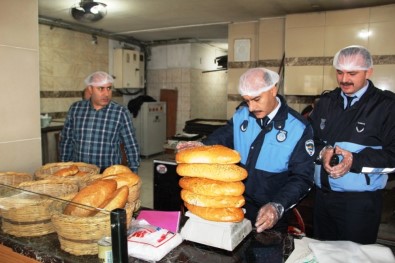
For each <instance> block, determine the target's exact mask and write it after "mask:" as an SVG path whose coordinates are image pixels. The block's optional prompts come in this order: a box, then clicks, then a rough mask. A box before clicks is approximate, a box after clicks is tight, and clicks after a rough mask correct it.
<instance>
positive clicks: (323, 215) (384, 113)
mask: <svg viewBox="0 0 395 263" xmlns="http://www.w3.org/2000/svg"><path fill="white" fill-rule="evenodd" d="M333 66H334V68H335V69H336V78H337V82H338V84H339V87H338V88H336V89H335V90H333V91H331V92H329V93H326V94H324V95H322V96H321V98H320V101H319V102H318V104H317V105H316V107H315V108H314V111H313V113H312V115H311V116H310V117H311V122H312V125H313V129H314V136H315V138H316V139H315V145H316V147H317V152H319V154H318V158H317V162H316V169H315V183H316V185H317V193H316V197H315V211H314V233H315V238H317V239H322V240H350V241H354V242H357V243H361V244H371V243H375V242H376V238H377V233H378V229H379V225H380V219H381V210H382V193H381V189H383V188H384V187H385V185H386V183H387V179H388V173H390V172H393V171H394V169H393V168H394V167H395V98H394V94H393V93H392V92H390V91H383V90H380V89H378V88H376V87H375V86H374V84H373V83H372V82H371V81H370V80H369V78H370V76H371V75H372V72H373V61H372V57H371V55H370V53H369V51H368V50H367V49H366V48H364V47H361V46H350V47H346V48H344V49H341V50H340V51H339V52H338V53H337V54H336V55H335V57H334V60H333ZM321 164H322V165H321Z"/></svg>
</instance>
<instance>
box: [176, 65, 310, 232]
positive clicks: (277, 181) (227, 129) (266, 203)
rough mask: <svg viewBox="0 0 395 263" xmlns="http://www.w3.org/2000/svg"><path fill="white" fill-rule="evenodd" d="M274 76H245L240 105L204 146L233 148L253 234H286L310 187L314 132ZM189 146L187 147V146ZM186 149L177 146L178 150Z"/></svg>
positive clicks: (256, 71) (264, 72) (253, 72)
mask: <svg viewBox="0 0 395 263" xmlns="http://www.w3.org/2000/svg"><path fill="white" fill-rule="evenodd" d="M278 81H279V75H278V74H277V73H276V72H273V71H271V70H268V69H265V68H253V69H250V70H248V71H247V72H245V73H244V74H243V75H242V76H241V78H240V82H239V93H240V95H241V96H242V98H243V100H244V102H243V104H242V105H241V106H240V107H238V109H237V111H236V112H235V114H234V115H233V117H232V118H231V119H230V120H229V122H228V123H227V125H226V126H224V127H221V128H219V129H217V130H215V131H214V132H213V133H212V134H211V135H210V136H209V137H208V138H207V139H205V140H203V143H204V144H206V145H214V144H221V145H225V146H227V147H229V148H233V149H235V150H237V151H238V152H239V153H240V155H241V163H240V165H241V166H242V167H244V168H245V169H246V170H247V171H248V177H247V179H246V180H245V181H244V184H245V187H246V188H245V192H244V197H245V200H246V204H245V209H246V214H245V216H246V218H247V219H249V220H251V222H252V224H253V226H255V227H256V231H257V232H258V233H260V232H262V231H264V230H267V229H275V230H279V231H281V232H285V231H286V230H287V216H285V215H288V212H290V209H291V208H293V207H294V206H295V205H296V204H297V203H298V201H299V200H300V199H302V198H303V197H304V196H305V195H306V194H307V193H308V192H309V190H310V189H311V187H312V186H313V174H314V164H313V161H314V159H313V154H314V142H313V131H312V128H311V126H310V124H309V122H308V121H307V120H306V119H305V118H303V117H302V116H301V115H300V114H299V113H297V112H296V111H294V110H293V109H291V108H290V107H288V105H287V104H286V102H285V100H284V99H283V98H282V97H281V96H280V95H278V94H277V91H278V89H277V86H276V84H277V83H278ZM189 144H191V143H189ZM184 146H185V147H189V146H190V145H188V143H184V145H183V144H182V143H181V144H180V145H179V146H178V149H181V150H182V148H184Z"/></svg>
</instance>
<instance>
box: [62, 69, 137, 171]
mask: <svg viewBox="0 0 395 263" xmlns="http://www.w3.org/2000/svg"><path fill="white" fill-rule="evenodd" d="M113 82H114V79H113V78H112V76H110V75H109V74H108V73H106V72H102V71H98V72H94V73H92V74H91V75H90V76H88V77H87V78H86V79H85V84H86V86H87V89H88V90H89V93H90V94H91V97H90V99H88V100H82V101H77V102H75V103H74V104H73V105H71V107H70V109H69V112H68V114H67V118H66V121H65V123H64V128H63V130H62V132H61V135H60V138H61V139H60V143H59V147H60V160H61V161H63V162H67V161H74V162H85V163H90V164H95V165H97V166H98V167H100V170H101V171H103V170H104V169H105V168H107V167H109V166H111V165H114V164H121V162H122V154H121V143H122V144H123V145H124V148H125V152H126V158H127V161H128V166H129V167H130V169H131V170H132V171H134V172H137V170H138V167H139V164H140V154H139V147H138V144H137V140H136V137H135V133H134V128H133V124H132V119H131V116H130V113H129V112H128V110H127V109H126V107H124V106H122V105H119V104H117V103H116V102H114V101H112V100H111V99H112V85H113Z"/></svg>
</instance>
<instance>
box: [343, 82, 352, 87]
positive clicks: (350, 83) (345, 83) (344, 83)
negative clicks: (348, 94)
mask: <svg viewBox="0 0 395 263" xmlns="http://www.w3.org/2000/svg"><path fill="white" fill-rule="evenodd" d="M340 85H342V86H353V85H354V83H352V82H340Z"/></svg>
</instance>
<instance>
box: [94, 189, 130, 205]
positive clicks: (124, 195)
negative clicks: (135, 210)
mask: <svg viewBox="0 0 395 263" xmlns="http://www.w3.org/2000/svg"><path fill="white" fill-rule="evenodd" d="M128 196H129V188H128V187H127V186H126V185H124V186H122V187H120V188H118V189H117V190H116V191H115V192H114V193H112V194H111V196H110V197H109V198H107V199H106V200H105V201H104V202H103V203H102V204H100V206H99V208H102V209H104V210H107V211H112V210H114V209H116V208H123V207H125V205H126V202H127V201H128Z"/></svg>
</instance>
